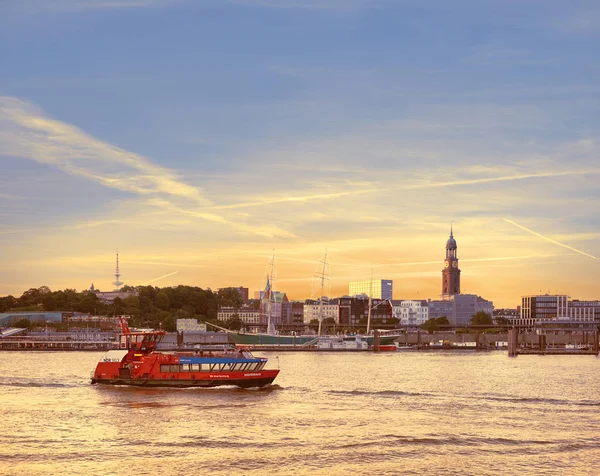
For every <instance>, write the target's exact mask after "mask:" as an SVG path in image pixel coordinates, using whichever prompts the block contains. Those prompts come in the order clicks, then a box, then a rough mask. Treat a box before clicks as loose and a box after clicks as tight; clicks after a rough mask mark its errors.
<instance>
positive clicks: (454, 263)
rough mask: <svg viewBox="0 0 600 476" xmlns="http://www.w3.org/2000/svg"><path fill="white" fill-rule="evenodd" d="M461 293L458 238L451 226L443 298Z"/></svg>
mask: <svg viewBox="0 0 600 476" xmlns="http://www.w3.org/2000/svg"><path fill="white" fill-rule="evenodd" d="M455 294H460V269H458V257H457V255H456V240H455V239H454V235H453V234H452V225H451V226H450V238H448V241H447V242H446V259H445V260H444V269H443V270H442V298H448V297H450V296H453V295H455Z"/></svg>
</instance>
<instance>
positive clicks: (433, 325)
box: [421, 316, 450, 334]
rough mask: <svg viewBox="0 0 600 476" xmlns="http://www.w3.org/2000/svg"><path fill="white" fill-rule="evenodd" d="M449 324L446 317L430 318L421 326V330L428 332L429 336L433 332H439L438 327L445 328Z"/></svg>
mask: <svg viewBox="0 0 600 476" xmlns="http://www.w3.org/2000/svg"><path fill="white" fill-rule="evenodd" d="M449 324H450V322H449V321H448V318H447V317H446V316H442V317H438V318H437V319H436V318H435V317H432V318H431V319H429V320H428V321H427V322H425V323H424V324H422V325H421V329H423V330H424V331H427V332H429V333H430V334H433V333H434V332H435V331H439V330H440V326H444V325H445V326H447V325H449Z"/></svg>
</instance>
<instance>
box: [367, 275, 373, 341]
mask: <svg viewBox="0 0 600 476" xmlns="http://www.w3.org/2000/svg"><path fill="white" fill-rule="evenodd" d="M372 302H373V270H371V287H370V289H369V313H368V317H367V335H368V334H369V332H371V303H372Z"/></svg>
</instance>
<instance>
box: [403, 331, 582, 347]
mask: <svg viewBox="0 0 600 476" xmlns="http://www.w3.org/2000/svg"><path fill="white" fill-rule="evenodd" d="M545 336H546V345H563V346H564V345H565V344H589V345H593V344H594V333H593V332H585V333H583V332H581V331H579V332H573V333H571V334H564V333H559V334H555V333H554V332H548V333H546V334H545ZM440 340H443V341H448V342H450V343H453V344H454V343H460V342H477V343H478V345H479V346H481V347H487V346H488V345H490V344H492V343H493V342H508V333H507V332H501V333H498V334H487V333H483V332H479V333H476V332H473V333H466V334H461V333H455V332H450V331H447V332H444V331H441V332H434V333H432V334H429V333H428V332H420V333H419V332H411V333H407V334H404V335H403V336H401V337H399V338H398V339H397V342H398V343H399V344H400V345H403V344H404V345H418V344H427V343H429V342H438V341H440ZM538 343H539V335H538V334H537V333H535V332H523V333H520V334H519V344H523V345H537V344H538Z"/></svg>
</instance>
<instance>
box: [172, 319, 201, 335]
mask: <svg viewBox="0 0 600 476" xmlns="http://www.w3.org/2000/svg"><path fill="white" fill-rule="evenodd" d="M177 332H206V324H198V319H177Z"/></svg>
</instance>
